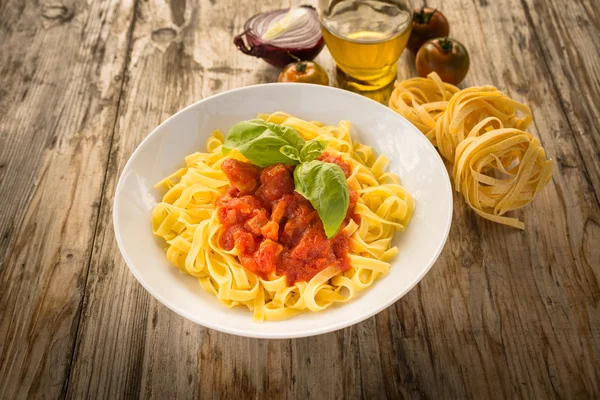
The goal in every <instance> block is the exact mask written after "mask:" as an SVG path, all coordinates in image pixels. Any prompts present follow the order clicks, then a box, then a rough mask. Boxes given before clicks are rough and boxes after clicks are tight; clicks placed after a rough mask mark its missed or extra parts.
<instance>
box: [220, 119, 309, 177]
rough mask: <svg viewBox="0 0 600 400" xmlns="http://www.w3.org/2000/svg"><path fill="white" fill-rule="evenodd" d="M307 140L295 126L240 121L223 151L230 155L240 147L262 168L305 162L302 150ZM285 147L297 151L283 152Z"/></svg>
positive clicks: (224, 145)
mask: <svg viewBox="0 0 600 400" xmlns="http://www.w3.org/2000/svg"><path fill="white" fill-rule="evenodd" d="M304 143H305V141H304V139H302V137H301V136H300V135H299V134H298V132H297V131H296V130H295V129H294V128H290V127H285V126H281V125H277V124H272V123H267V122H264V121H263V120H261V119H253V120H249V121H243V122H240V123H238V124H236V125H234V126H233V128H231V129H230V131H229V134H228V135H227V138H226V139H225V142H224V143H223V153H224V154H228V153H229V152H230V151H231V150H233V149H237V150H238V151H239V152H240V153H242V154H243V155H244V157H246V158H247V159H248V160H250V162H252V163H253V164H254V165H257V166H259V167H261V168H264V167H267V166H269V165H273V164H278V163H281V164H290V165H295V164H298V163H299V162H300V161H301V159H300V150H301V149H302V147H303V146H304ZM284 147H285V148H290V149H296V151H295V152H294V151H293V150H290V149H288V150H285V152H284V151H281V149H282V148H284ZM296 153H297V154H296ZM289 155H291V157H288V156H289Z"/></svg>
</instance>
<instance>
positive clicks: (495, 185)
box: [389, 72, 552, 229]
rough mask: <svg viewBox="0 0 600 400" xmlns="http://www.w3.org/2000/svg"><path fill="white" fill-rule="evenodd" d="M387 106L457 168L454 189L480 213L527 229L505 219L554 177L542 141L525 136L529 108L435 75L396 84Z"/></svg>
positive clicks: (490, 88) (495, 92) (501, 95)
mask: <svg viewBox="0 0 600 400" xmlns="http://www.w3.org/2000/svg"><path fill="white" fill-rule="evenodd" d="M389 106H390V108H392V109H393V110H395V111H396V112H398V113H399V114H401V115H403V116H404V117H405V118H407V119H408V120H409V121H410V122H412V123H413V124H414V125H415V126H416V127H417V128H418V129H419V130H420V131H421V132H423V133H424V134H425V136H426V137H427V138H428V139H429V140H430V141H431V143H432V144H433V145H434V146H436V147H437V148H438V150H439V152H440V153H441V154H442V156H443V157H444V158H446V159H447V160H448V161H450V162H451V163H453V164H454V166H453V173H452V175H453V178H454V183H455V188H456V190H457V191H459V192H461V193H462V194H463V196H464V198H465V200H466V202H467V204H468V205H469V206H470V207H471V208H472V209H473V210H474V211H475V212H476V213H477V214H479V215H480V216H482V217H484V218H486V219H489V220H491V221H494V222H498V223H501V224H505V225H510V226H513V227H516V228H519V229H524V228H525V226H524V224H523V223H522V222H521V221H519V220H518V219H516V218H509V217H505V216H504V214H505V213H506V212H508V211H511V210H515V209H518V208H521V207H523V206H525V205H527V204H528V203H530V202H531V201H532V200H533V198H534V197H535V195H536V194H537V193H538V192H539V191H540V190H541V189H543V188H544V186H545V185H546V184H547V183H548V182H549V181H550V179H551V177H552V162H551V161H550V160H547V159H546V154H545V151H544V148H543V147H542V146H541V144H540V142H539V140H537V139H535V138H534V137H532V136H531V135H530V134H528V133H526V132H524V131H523V130H524V129H526V128H527V127H528V126H529V124H531V122H532V117H531V110H530V109H529V107H527V106H526V105H524V104H521V103H519V102H517V101H515V100H512V99H511V98H510V97H509V96H507V95H506V94H504V93H502V92H501V91H499V90H498V89H496V88H495V87H493V86H482V87H471V88H468V89H464V90H459V89H458V88H457V87H455V86H453V85H450V84H447V83H443V82H442V80H441V79H440V77H439V76H438V75H437V74H436V73H435V72H433V73H431V74H429V75H428V77H427V78H413V79H408V80H406V81H404V82H398V83H397V84H396V88H395V90H394V92H393V93H392V96H391V98H390V103H389Z"/></svg>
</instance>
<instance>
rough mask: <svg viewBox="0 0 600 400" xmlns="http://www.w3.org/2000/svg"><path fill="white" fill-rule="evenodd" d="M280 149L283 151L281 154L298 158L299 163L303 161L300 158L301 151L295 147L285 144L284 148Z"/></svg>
mask: <svg viewBox="0 0 600 400" xmlns="http://www.w3.org/2000/svg"><path fill="white" fill-rule="evenodd" d="M279 151H280V152H281V154H283V155H284V156H286V157H288V158H291V159H292V160H296V161H298V162H299V163H300V162H302V160H301V159H300V152H299V151H298V149H297V148H295V147H292V146H290V145H285V146H283V147H282V148H280V149H279Z"/></svg>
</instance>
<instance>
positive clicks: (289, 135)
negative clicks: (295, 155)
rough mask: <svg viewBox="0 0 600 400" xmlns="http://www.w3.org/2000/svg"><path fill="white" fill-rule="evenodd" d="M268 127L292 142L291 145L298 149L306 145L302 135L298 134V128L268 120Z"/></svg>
mask: <svg viewBox="0 0 600 400" xmlns="http://www.w3.org/2000/svg"><path fill="white" fill-rule="evenodd" d="M267 127H269V129H270V130H272V131H273V132H275V133H276V134H277V135H279V136H281V137H282V138H284V139H285V140H286V141H287V142H288V143H289V144H290V146H293V147H295V148H297V149H298V150H300V149H301V148H302V146H304V143H305V142H304V139H302V136H300V135H299V134H298V131H297V130H296V129H294V128H291V127H289V126H283V125H277V124H273V123H271V122H267Z"/></svg>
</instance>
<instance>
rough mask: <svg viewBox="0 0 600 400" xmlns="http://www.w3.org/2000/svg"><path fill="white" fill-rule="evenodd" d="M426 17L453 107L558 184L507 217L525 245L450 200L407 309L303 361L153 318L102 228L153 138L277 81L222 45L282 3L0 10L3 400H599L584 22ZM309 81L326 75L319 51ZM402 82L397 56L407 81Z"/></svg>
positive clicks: (581, 9) (592, 127) (172, 319)
mask: <svg viewBox="0 0 600 400" xmlns="http://www.w3.org/2000/svg"><path fill="white" fill-rule="evenodd" d="M313 3H314V2H313ZM417 3H418V4H417V5H420V2H417ZM427 3H428V5H432V6H438V7H440V8H441V9H442V10H443V11H444V12H445V13H446V15H447V16H448V19H449V20H450V22H451V24H452V28H451V33H452V36H453V37H455V38H457V39H459V40H460V41H461V42H463V43H464V44H465V45H466V46H467V48H468V49H469V50H470V53H471V62H472V64H471V71H470V73H469V75H468V76H467V80H466V82H465V83H464V84H463V85H462V86H470V85H483V84H493V85H495V86H497V87H498V88H500V89H501V90H504V91H506V92H507V93H509V94H510V95H511V96H512V97H514V98H515V99H517V100H520V101H522V102H525V103H526V104H528V105H529V106H531V108H532V110H533V112H534V124H533V126H532V128H531V129H530V131H531V132H532V133H533V134H534V135H535V136H537V137H538V138H540V140H541V141H542V143H543V145H544V147H545V148H546V151H547V153H548V155H549V156H550V157H552V158H553V159H554V160H555V162H556V164H555V169H554V176H553V179H552V181H551V183H550V184H549V185H548V187H546V188H545V190H544V191H543V192H542V193H541V194H540V195H539V196H538V198H536V200H535V201H534V202H533V203H532V204H531V205H529V206H528V207H526V208H525V209H523V210H520V211H518V212H517V213H515V214H516V215H517V216H518V217H519V218H522V219H523V220H524V221H525V223H526V226H527V231H525V232H521V231H516V230H513V229H511V228H507V227H504V226H499V225H495V224H493V223H491V222H489V221H486V220H482V219H480V218H478V217H477V216H476V215H474V213H472V212H471V211H469V210H468V209H467V207H466V206H465V204H464V201H463V199H462V198H460V197H459V196H458V195H456V196H455V198H454V210H455V212H454V217H453V227H452V229H451V232H450V236H449V239H448V243H447V245H446V247H445V249H444V251H443V252H442V255H441V256H440V259H439V261H438V262H437V263H436V265H435V266H434V267H433V269H432V270H431V272H430V273H429V274H428V275H427V276H426V277H425V278H424V279H423V280H422V281H421V283H420V284H419V285H418V286H417V287H416V288H414V289H413V290H412V291H410V292H409V293H408V294H407V295H406V296H404V297H403V298H402V299H401V300H400V301H399V302H397V303H396V304H394V305H393V306H391V307H389V308H388V309H387V310H384V311H383V312H381V313H379V314H378V315H376V316H375V317H372V318H370V319H368V320H366V321H364V322H362V323H360V324H358V325H355V326H353V327H349V328H347V329H344V330H341V331H338V332H334V333H330V334H326V335H321V336H317V337H311V338H302V339H294V340H257V339H247V338H240V337H235V336H231V335H227V334H223V333H220V332H216V331H213V330H210V329H206V328H203V327H200V326H198V325H195V324H193V323H191V322H189V321H187V320H185V319H183V318H181V317H179V316H178V315H176V314H175V313H173V312H171V311H170V310H168V309H166V308H165V307H163V306H162V305H161V304H160V303H158V302H157V301H156V300H154V299H153V298H152V297H151V296H150V295H149V294H148V293H147V292H146V291H145V290H144V289H143V288H142V287H141V286H140V285H139V284H138V283H137V282H136V280H135V278H134V277H133V276H132V275H131V274H130V272H129V271H128V269H127V267H126V265H125V263H124V261H123V260H122V258H121V256H120V253H119V250H118V248H117V245H116V242H115V239H114V234H113V228H112V223H111V220H112V199H113V196H114V191H115V187H116V182H117V179H118V177H119V174H120V171H121V170H122V168H123V167H124V165H125V163H126V161H127V159H128V158H129V156H130V154H131V153H132V151H133V150H134V149H135V147H136V146H137V145H138V144H139V143H140V142H141V140H142V139H143V138H144V137H145V136H146V135H147V134H148V133H149V132H150V131H151V130H152V129H153V128H154V127H155V126H157V125H158V124H159V123H160V122H161V121H163V120H165V119H166V118H167V117H169V116H170V115H172V114H173V113H174V112H176V111H177V110H179V109H181V108H183V107H185V106H186V105H188V104H190V103H192V102H194V101H197V100H199V99H201V98H204V97H206V96H209V95H211V94H214V93H218V92H220V91H223V90H227V89H231V88H236V87H241V86H246V85H250V84H255V83H261V82H272V81H274V80H275V79H276V77H277V74H278V70H276V69H275V68H272V67H270V66H267V65H266V64H265V63H264V62H262V61H260V60H257V59H254V58H251V57H248V56H246V55H243V54H241V53H239V52H237V51H236V50H235V47H234V46H233V45H232V44H231V40H232V37H233V36H234V35H235V34H236V33H239V32H240V31H241V30H242V25H243V23H244V22H245V20H246V19H247V18H248V17H250V16H251V15H252V14H254V13H255V12H258V11H264V10H268V9H273V8H279V7H285V6H288V5H289V2H288V1H287V0H284V1H280V0H268V1H264V2H251V3H249V4H246V5H244V6H243V7H241V6H240V5H239V3H238V2H236V1H234V0H223V1H215V0H147V1H146V0H122V1H120V2H117V0H114V1H102V2H100V1H98V2H91V1H90V2H89V3H86V2H83V3H73V4H71V3H68V2H64V3H48V4H45V3H41V4H39V5H30V4H25V3H20V2H18V1H14V0H11V1H7V2H4V3H2V4H0V13H1V14H0V15H2V19H1V20H0V50H4V52H3V53H6V54H7V55H8V56H7V57H6V58H4V59H0V71H2V72H3V73H2V74H1V75H0V111H2V113H1V114H0V144H2V146H0V189H1V191H0V201H1V202H2V204H6V205H7V208H6V210H8V211H9V213H2V214H0V262H2V260H4V263H3V264H0V265H1V267H0V268H1V269H0V317H1V318H0V398H4V397H7V398H10V397H27V396H28V395H29V397H37V396H36V395H39V394H41V393H43V394H44V395H45V396H47V397H52V398H54V397H62V396H66V397H68V398H77V399H78V398H136V397H138V398H139V397H141V398H158V399H163V398H198V397H200V398H257V399H258V398H313V399H320V398H327V399H361V398H368V399H370V398H377V399H379V398H390V399H396V398H594V397H599V396H600V373H599V372H598V371H597V366H598V365H600V310H599V302H600V248H599V247H598V242H599V240H600V204H599V202H598V193H599V192H598V189H599V188H600V172H599V171H600V169H599V165H600V164H599V161H598V160H599V159H600V158H599V157H598V144H599V143H598V141H599V138H598V131H599V125H598V117H600V115H598V107H597V106H596V104H598V103H599V102H600V90H599V84H598V76H600V75H599V74H598V71H599V69H598V62H599V58H598V50H597V48H596V47H595V46H594V42H593V38H594V36H593V35H596V36H597V33H598V26H599V24H598V14H597V10H596V9H595V8H593V7H592V6H593V4H592V3H593V2H591V1H589V0H578V1H574V2H568V3H569V4H564V2H558V1H552V0H503V1H502V2H493V1H489V0H440V1H438V2H437V3H433V2H431V1H428V2H427ZM40 15H41V17H40ZM44 15H45V17H44ZM95 15H98V18H93V16H95ZM31 21H33V22H35V23H34V24H31V23H30V22H31ZM75 35H79V37H80V39H78V40H77V41H75V40H74V39H73V36H75ZM72 39H73V40H72ZM25 41H29V42H31V43H33V44H32V45H31V46H29V47H27V46H23V45H22V44H23V43H24V42H25ZM29 42H28V43H29ZM71 42H72V43H73V45H72V46H66V47H67V50H65V52H62V53H60V52H57V51H56V48H58V47H59V43H71ZM63 47H65V46H63ZM317 61H318V62H320V63H321V64H322V65H323V66H324V67H325V68H326V70H327V71H328V72H329V73H330V76H331V77H333V76H334V75H333V71H334V64H333V61H332V60H331V57H330V55H329V53H328V52H327V50H324V51H323V52H322V54H320V55H319V57H318V59H317ZM413 62H414V56H412V55H411V54H408V53H406V54H403V56H402V58H401V60H400V63H399V77H400V78H401V79H406V78H408V77H411V76H414V74H415V71H414V67H413ZM63 88H66V89H63ZM48 104H51V107H50V108H49V107H48ZM32 110H35V112H32ZM6 115H11V116H13V117H12V118H7V117H6ZM113 133H114V134H113ZM13 137H16V139H14V138H13ZM53 138H56V139H54V140H53ZM34 184H35V185H34ZM69 255H70V257H69ZM82 299H83V301H82ZM71 360H72V361H71Z"/></svg>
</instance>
